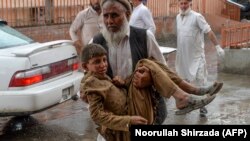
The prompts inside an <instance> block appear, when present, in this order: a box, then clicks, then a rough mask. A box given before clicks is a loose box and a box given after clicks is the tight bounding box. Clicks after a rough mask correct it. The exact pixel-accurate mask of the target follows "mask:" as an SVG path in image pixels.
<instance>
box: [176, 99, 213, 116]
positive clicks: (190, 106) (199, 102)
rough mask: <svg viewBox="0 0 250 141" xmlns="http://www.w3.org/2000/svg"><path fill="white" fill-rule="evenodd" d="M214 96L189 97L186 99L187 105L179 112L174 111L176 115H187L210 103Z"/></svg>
mask: <svg viewBox="0 0 250 141" xmlns="http://www.w3.org/2000/svg"><path fill="white" fill-rule="evenodd" d="M215 97H216V95H209V94H207V95H204V96H196V95H190V96H189V97H188V103H187V105H186V106H185V107H183V108H180V110H178V111H176V112H175V114H176V115H183V114H186V113H189V112H191V111H193V110H196V109H199V108H202V107H204V106H206V105H207V104H209V103H210V102H212V101H213V100H214V98H215Z"/></svg>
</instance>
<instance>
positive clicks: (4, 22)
mask: <svg viewBox="0 0 250 141" xmlns="http://www.w3.org/2000/svg"><path fill="white" fill-rule="evenodd" d="M0 23H3V24H6V25H7V24H8V23H7V22H6V21H5V20H3V19H0Z"/></svg>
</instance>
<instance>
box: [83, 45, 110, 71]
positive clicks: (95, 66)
mask: <svg viewBox="0 0 250 141" xmlns="http://www.w3.org/2000/svg"><path fill="white" fill-rule="evenodd" d="M81 61H82V67H83V69H84V70H85V71H91V72H94V73H98V74H102V75H104V74H106V72H107V68H108V62H107V51H106V50H105V49H104V48H103V47H102V46H101V45H99V44H94V43H92V44H88V45H86V46H85V47H84V49H83V51H82V57H81Z"/></svg>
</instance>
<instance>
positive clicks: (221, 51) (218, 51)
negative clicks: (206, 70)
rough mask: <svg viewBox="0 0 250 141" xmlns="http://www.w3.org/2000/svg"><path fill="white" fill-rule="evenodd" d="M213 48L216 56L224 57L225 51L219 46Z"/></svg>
mask: <svg viewBox="0 0 250 141" xmlns="http://www.w3.org/2000/svg"><path fill="white" fill-rule="evenodd" d="M215 48H216V51H217V54H218V56H219V57H222V58H223V57H224V56H225V51H224V50H223V49H222V48H221V46H220V45H216V46H215Z"/></svg>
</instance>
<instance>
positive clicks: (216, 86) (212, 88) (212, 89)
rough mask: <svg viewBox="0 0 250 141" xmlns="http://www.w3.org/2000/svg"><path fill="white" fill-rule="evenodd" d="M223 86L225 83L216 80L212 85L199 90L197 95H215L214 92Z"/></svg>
mask: <svg viewBox="0 0 250 141" xmlns="http://www.w3.org/2000/svg"><path fill="white" fill-rule="evenodd" d="M222 86H223V83H221V82H214V84H213V85H210V86H207V87H201V88H200V89H199V92H198V93H197V95H205V94H210V95H214V94H216V93H218V92H219V91H220V90H221V88H222Z"/></svg>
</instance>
